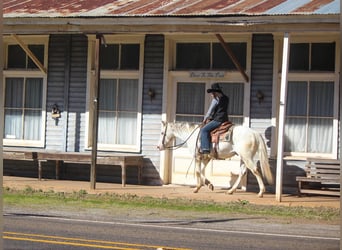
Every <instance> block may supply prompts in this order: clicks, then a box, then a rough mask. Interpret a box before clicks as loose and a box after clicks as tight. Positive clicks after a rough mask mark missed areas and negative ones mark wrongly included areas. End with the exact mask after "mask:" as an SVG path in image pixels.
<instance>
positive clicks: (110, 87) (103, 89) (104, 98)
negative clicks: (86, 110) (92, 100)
mask: <svg viewBox="0 0 342 250" xmlns="http://www.w3.org/2000/svg"><path fill="white" fill-rule="evenodd" d="M116 82H117V80H115V79H101V81H100V93H99V109H100V110H106V111H114V110H116V91H117V90H116V89H117V84H116Z"/></svg>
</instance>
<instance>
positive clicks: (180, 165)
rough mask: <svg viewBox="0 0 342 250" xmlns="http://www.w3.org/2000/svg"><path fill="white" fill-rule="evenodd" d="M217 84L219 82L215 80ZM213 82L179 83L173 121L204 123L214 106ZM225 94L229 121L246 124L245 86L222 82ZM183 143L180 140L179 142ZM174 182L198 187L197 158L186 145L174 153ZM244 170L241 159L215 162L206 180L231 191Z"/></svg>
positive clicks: (182, 81)
mask: <svg viewBox="0 0 342 250" xmlns="http://www.w3.org/2000/svg"><path fill="white" fill-rule="evenodd" d="M215 82H217V81H215ZM212 83H214V81H212V80H198V81H195V80H191V79H190V80H187V79H178V80H175V81H174V83H173V85H174V91H173V93H175V98H173V100H174V101H173V103H174V105H173V120H174V121H186V122H198V123H200V122H202V120H203V116H204V114H205V113H206V111H207V109H208V107H209V104H210V101H211V100H210V98H211V97H210V95H208V94H207V92H206V89H208V88H210V86H211V84H212ZM219 84H220V86H221V87H222V88H223V92H224V93H225V94H226V95H227V96H228V97H229V99H230V104H229V108H228V114H229V119H230V120H231V121H232V122H233V123H235V124H242V123H243V110H244V108H243V105H244V84H243V83H232V82H219ZM176 143H177V144H178V143H180V141H176ZM171 154H172V155H171V157H170V160H171V162H170V164H169V166H171V171H170V173H171V182H172V183H173V184H182V185H195V184H196V177H195V159H194V157H193V155H191V154H190V152H189V150H188V149H187V148H186V146H184V147H182V148H179V149H177V150H174V151H172V152H171ZM239 171H240V159H239V158H238V157H233V158H232V159H228V160H224V161H222V160H213V161H211V162H210V163H209V164H208V166H207V168H206V177H207V178H208V179H209V180H210V181H211V182H212V183H213V184H214V186H220V187H225V188H229V187H230V186H231V185H233V184H234V181H235V179H236V177H237V174H238V173H239ZM241 187H242V188H245V187H246V178H244V179H243V181H242V186H241Z"/></svg>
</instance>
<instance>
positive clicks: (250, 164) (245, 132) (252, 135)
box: [158, 122, 273, 197]
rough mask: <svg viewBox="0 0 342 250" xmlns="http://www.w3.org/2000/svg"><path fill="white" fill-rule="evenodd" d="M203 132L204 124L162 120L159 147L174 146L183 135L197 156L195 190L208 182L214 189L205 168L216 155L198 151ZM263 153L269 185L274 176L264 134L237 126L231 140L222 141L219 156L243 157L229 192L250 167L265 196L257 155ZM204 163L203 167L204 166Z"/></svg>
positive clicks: (261, 193) (224, 157) (261, 163)
mask: <svg viewBox="0 0 342 250" xmlns="http://www.w3.org/2000/svg"><path fill="white" fill-rule="evenodd" d="M199 131H200V125H199V124H194V123H186V122H174V123H166V122H162V129H161V135H160V140H159V143H158V149H159V150H165V149H174V148H178V147H180V146H182V145H183V144H181V145H175V146H170V145H171V142H172V141H173V139H175V138H179V139H181V140H182V141H184V144H186V145H187V147H188V148H189V150H190V152H191V153H192V154H193V155H194V156H195V159H196V164H195V166H196V179H197V186H196V188H195V190H194V192H195V193H197V192H198V191H199V189H200V188H201V187H202V186H204V184H205V185H207V186H208V187H209V188H210V189H211V190H214V186H213V185H212V184H211V183H210V181H209V180H208V179H207V178H206V177H205V168H206V166H207V165H208V163H209V162H210V160H211V159H213V158H214V156H213V155H212V154H210V155H209V156H208V157H203V156H202V155H200V154H199V153H198V146H199V145H198V135H199ZM257 153H259V154H258V156H259V160H260V168H261V173H262V175H263V176H264V177H265V178H266V180H267V182H268V183H269V184H273V177H272V173H271V170H270V166H269V163H268V157H267V151H266V145H265V142H264V140H263V138H262V137H261V135H260V134H259V133H258V132H256V131H254V130H252V129H250V128H247V127H243V126H234V128H233V132H232V135H231V139H230V140H229V141H220V142H219V144H218V149H217V158H218V159H222V160H224V159H228V158H231V157H233V156H234V155H238V156H239V157H240V159H241V164H240V172H239V175H238V178H237V179H236V181H235V183H234V184H233V186H232V187H231V189H229V190H228V194H232V193H234V191H235V190H236V189H237V187H238V185H239V183H240V181H241V179H242V177H243V176H244V175H245V174H246V170H247V169H246V167H247V168H248V169H249V170H250V171H251V172H252V173H253V174H254V176H255V177H256V179H257V181H258V185H259V189H260V191H259V193H258V196H259V197H262V196H263V194H264V192H265V185H264V182H263V178H262V175H261V174H260V171H259V168H258V166H257V164H256V163H257V162H256V161H255V160H254V157H255V156H256V154H257ZM202 164H203V168H202Z"/></svg>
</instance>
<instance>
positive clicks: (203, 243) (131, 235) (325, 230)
mask: <svg viewBox="0 0 342 250" xmlns="http://www.w3.org/2000/svg"><path fill="white" fill-rule="evenodd" d="M4 215H5V216H4V249H23V250H26V249H50V250H54V249H68V250H70V249H94V248H95V249H158V248H159V249H206V250H207V249H225V250H229V249H234V250H236V249H266V250H267V249H282V250H284V249H289V250H291V249H299V246H300V249H301V250H305V249H310V250H313V249H320V250H321V249H331V250H332V249H339V236H340V229H339V226H338V225H314V224H312V225H311V224H310V225H308V224H284V222H281V223H275V222H267V221H265V219H263V218H257V217H255V218H254V217H245V218H244V217H240V218H237V217H234V218H233V217H232V218H230V217H229V216H225V217H224V218H223V217H220V218H215V217H212V216H211V217H205V216H202V217H198V216H195V217H194V218H191V216H190V217H189V216H186V217H184V218H181V217H179V216H178V217H177V218H172V217H169V218H164V219H160V218H153V216H152V217H151V216H149V217H148V218H142V217H136V218H132V217H130V218H124V217H125V216H124V215H123V216H122V217H120V216H115V217H110V216H108V215H103V216H99V214H96V216H92V215H91V214H89V215H86V214H82V212H80V213H79V214H78V215H75V214H64V215H60V214H55V215H54V214H53V213H39V212H34V211H25V212H23V211H18V210H13V211H12V210H11V209H7V208H6V209H5V214H4ZM95 218H96V219H95Z"/></svg>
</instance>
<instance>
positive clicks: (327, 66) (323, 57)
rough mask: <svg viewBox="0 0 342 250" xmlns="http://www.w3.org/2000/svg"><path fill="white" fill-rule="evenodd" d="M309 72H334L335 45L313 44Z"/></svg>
mask: <svg viewBox="0 0 342 250" xmlns="http://www.w3.org/2000/svg"><path fill="white" fill-rule="evenodd" d="M311 46H312V48H311V70H317V71H335V43H313V44H312V45H311Z"/></svg>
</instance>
